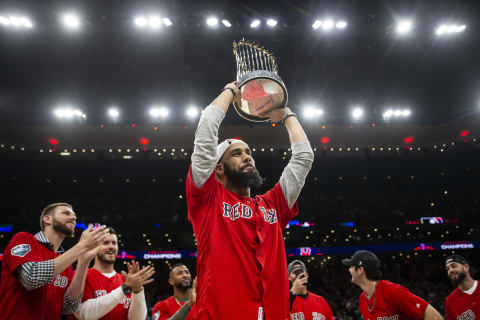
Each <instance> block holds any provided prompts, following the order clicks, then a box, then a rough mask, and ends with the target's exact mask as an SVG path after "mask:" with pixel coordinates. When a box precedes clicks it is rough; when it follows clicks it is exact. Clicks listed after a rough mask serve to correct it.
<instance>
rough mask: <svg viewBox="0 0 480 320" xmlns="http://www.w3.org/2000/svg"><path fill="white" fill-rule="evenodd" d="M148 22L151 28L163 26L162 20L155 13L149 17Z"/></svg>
mask: <svg viewBox="0 0 480 320" xmlns="http://www.w3.org/2000/svg"><path fill="white" fill-rule="evenodd" d="M148 24H149V26H150V28H152V29H155V30H157V29H159V28H160V27H161V26H162V20H160V18H159V17H158V16H156V15H153V16H151V17H150V19H148Z"/></svg>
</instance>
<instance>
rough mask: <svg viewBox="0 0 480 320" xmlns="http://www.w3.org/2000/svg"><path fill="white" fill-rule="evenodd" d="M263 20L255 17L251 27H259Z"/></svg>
mask: <svg viewBox="0 0 480 320" xmlns="http://www.w3.org/2000/svg"><path fill="white" fill-rule="evenodd" d="M261 23H262V22H261V21H260V20H258V19H255V20H253V21H252V23H250V28H257V27H259V26H260V24H261Z"/></svg>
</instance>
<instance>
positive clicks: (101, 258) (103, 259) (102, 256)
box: [97, 253, 117, 264]
mask: <svg viewBox="0 0 480 320" xmlns="http://www.w3.org/2000/svg"><path fill="white" fill-rule="evenodd" d="M106 256H107V254H106V253H99V254H97V259H98V260H99V261H100V262H103V263H105V264H114V263H115V261H116V260H117V255H116V254H114V255H113V259H110V260H109V259H108V258H107V257H106Z"/></svg>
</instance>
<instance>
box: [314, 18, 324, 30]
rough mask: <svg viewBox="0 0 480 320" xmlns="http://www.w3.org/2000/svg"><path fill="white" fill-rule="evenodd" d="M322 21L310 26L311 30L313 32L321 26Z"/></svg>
mask: <svg viewBox="0 0 480 320" xmlns="http://www.w3.org/2000/svg"><path fill="white" fill-rule="evenodd" d="M322 23H323V22H322V20H315V21H314V22H313V24H312V28H313V29H314V30H317V29H318V28H320V27H321V26H322Z"/></svg>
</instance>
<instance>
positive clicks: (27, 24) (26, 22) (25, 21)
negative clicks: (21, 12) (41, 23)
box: [20, 17, 33, 29]
mask: <svg viewBox="0 0 480 320" xmlns="http://www.w3.org/2000/svg"><path fill="white" fill-rule="evenodd" d="M20 20H21V21H22V24H23V26H24V27H26V28H29V29H30V28H32V27H33V24H32V22H31V21H30V20H29V19H28V18H25V17H22V18H20Z"/></svg>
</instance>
